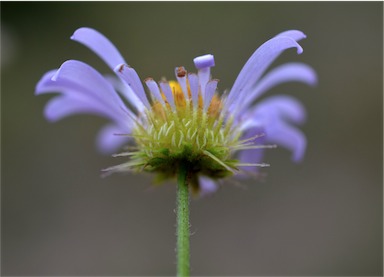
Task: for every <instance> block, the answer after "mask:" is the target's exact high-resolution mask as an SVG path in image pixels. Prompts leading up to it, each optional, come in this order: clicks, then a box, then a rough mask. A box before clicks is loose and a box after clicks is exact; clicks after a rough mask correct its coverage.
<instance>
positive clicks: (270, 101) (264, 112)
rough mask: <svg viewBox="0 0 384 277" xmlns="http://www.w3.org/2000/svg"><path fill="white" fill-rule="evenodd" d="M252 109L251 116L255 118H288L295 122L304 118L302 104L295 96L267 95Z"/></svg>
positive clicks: (300, 121)
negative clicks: (267, 96)
mask: <svg viewBox="0 0 384 277" xmlns="http://www.w3.org/2000/svg"><path fill="white" fill-rule="evenodd" d="M253 111H254V112H253V116H254V117H256V118H257V117H262V118H275V117H277V118H279V119H281V120H288V121H290V122H293V123H296V124H301V123H303V122H304V121H305V118H306V112H305V109H304V107H303V105H302V104H301V103H300V102H299V101H297V100H296V99H295V98H293V97H291V96H286V95H277V96H272V97H269V98H267V99H265V100H264V101H262V102H260V104H258V105H257V106H255V108H254V109H253ZM251 113H252V112H251Z"/></svg>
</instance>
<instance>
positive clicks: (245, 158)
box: [36, 28, 317, 194]
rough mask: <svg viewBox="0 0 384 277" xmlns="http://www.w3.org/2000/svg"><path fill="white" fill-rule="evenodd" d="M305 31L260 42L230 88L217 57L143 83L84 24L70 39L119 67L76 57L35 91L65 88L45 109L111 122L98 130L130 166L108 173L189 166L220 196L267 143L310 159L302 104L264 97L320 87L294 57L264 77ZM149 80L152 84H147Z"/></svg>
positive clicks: (204, 189)
mask: <svg viewBox="0 0 384 277" xmlns="http://www.w3.org/2000/svg"><path fill="white" fill-rule="evenodd" d="M304 38H305V35H304V34H303V33H302V32H301V31H297V30H290V31H286V32H283V33H280V34H278V35H277V36H275V37H273V38H272V39H270V40H268V41H267V42H265V43H264V44H263V45H261V46H260V47H259V48H258V49H257V50H256V51H255V52H254V53H253V54H252V56H251V57H250V58H249V60H248V61H247V63H246V64H245V65H244V67H243V69H242V70H241V71H240V73H239V75H238V77H237V79H236V81H235V83H234V84H233V86H232V88H231V89H230V91H228V92H227V93H220V92H219V90H218V82H219V81H218V80H217V79H212V77H211V68H212V67H213V66H214V65H215V61H214V56H213V55H211V54H208V55H203V56H200V57H197V58H195V59H194V64H195V67H196V69H197V73H189V72H187V69H186V68H184V67H183V66H178V67H176V68H175V70H174V75H175V77H174V79H173V80H171V81H166V80H165V79H164V80H160V81H159V82H156V81H155V80H153V79H152V78H147V79H145V80H143V83H142V81H141V79H140V77H139V76H138V74H137V73H136V71H135V70H134V69H133V68H132V67H130V66H129V65H128V63H127V62H126V61H125V60H124V58H123V57H122V55H121V54H120V52H119V51H118V50H117V48H116V47H115V46H114V45H113V44H112V43H111V42H110V41H109V40H108V39H107V38H106V37H105V36H104V35H102V34H101V33H99V32H98V31H96V30H94V29H91V28H80V29H78V30H76V31H75V33H74V34H73V35H72V37H71V39H72V40H74V41H77V42H79V43H81V44H83V45H85V46H86V47H88V48H89V49H91V50H92V51H93V52H94V53H96V54H97V55H98V56H99V57H100V58H101V59H102V60H103V61H104V62H105V63H106V64H107V65H108V66H109V67H110V68H111V69H112V71H113V72H114V73H115V76H103V75H101V74H100V73H99V72H98V71H96V70H95V69H94V68H93V67H91V66H89V65H88V64H86V63H84V62H81V61H77V60H68V61H66V62H64V63H63V64H62V65H61V66H60V68H58V69H55V70H52V71H49V72H47V73H46V74H45V75H44V76H43V77H42V78H41V80H40V81H39V82H38V84H37V86H36V94H38V95H40V94H45V93H59V95H58V96H56V97H54V98H53V99H51V100H50V101H49V103H48V104H47V105H46V107H45V111H44V113H45V117H46V118H47V119H48V120H49V121H52V122H54V121H57V120H60V119H62V118H64V117H67V116H70V115H74V114H84V113H88V114H89V113H90V114H96V115H99V116H103V117H105V118H107V119H109V120H110V123H109V124H108V125H106V126H105V127H103V128H102V129H101V130H100V132H99V134H98V136H97V147H98V149H99V150H100V151H101V152H103V153H116V152H117V151H118V150H119V149H122V150H121V151H122V152H120V153H119V154H115V155H114V156H119V157H123V158H124V159H126V162H124V163H122V164H120V165H117V166H113V167H110V168H108V169H106V171H107V172H125V171H147V172H153V173H156V175H157V179H158V180H165V179H169V178H174V177H175V176H176V174H177V172H178V170H179V168H180V164H184V165H185V166H186V167H187V168H188V180H189V184H190V187H191V188H192V189H193V190H194V191H196V192H200V193H201V194H204V193H208V192H212V191H214V190H215V189H216V188H217V183H218V182H219V181H220V180H221V179H223V178H226V177H229V176H235V177H241V176H247V175H249V174H251V173H252V172H257V168H258V167H264V166H267V164H266V163H263V162H262V158H263V152H264V150H265V148H271V147H275V146H276V145H277V146H282V147H284V148H287V149H288V150H290V151H291V152H292V160H293V161H300V160H301V159H302V158H303V155H304V152H305V148H306V139H305V136H304V135H303V134H302V132H301V131H300V130H299V129H298V128H297V127H296V126H297V125H299V124H301V123H303V122H304V120H305V110H304V108H303V106H302V105H301V104H300V103H299V102H298V101H297V100H295V99H294V98H292V97H290V96H286V95H279V96H273V97H269V98H265V100H263V101H260V102H257V101H256V100H257V99H258V98H259V97H260V96H261V95H262V94H264V93H265V92H266V91H268V90H269V89H270V88H272V87H274V86H276V85H278V84H281V83H284V82H291V81H297V82H302V83H305V84H308V85H314V84H316V81H317V78H316V74H315V72H314V71H313V69H311V68H310V67H309V66H307V65H305V64H302V63H287V64H283V65H281V66H279V67H276V68H274V69H273V70H270V71H269V72H267V73H266V71H267V69H268V68H269V66H270V65H271V63H272V62H273V61H275V59H276V58H277V57H278V56H279V55H280V54H281V53H282V52H283V51H285V50H287V49H289V48H296V50H297V53H298V54H301V53H302V52H303V49H302V47H301V46H300V45H299V44H298V41H300V40H301V39H304ZM143 84H144V85H143Z"/></svg>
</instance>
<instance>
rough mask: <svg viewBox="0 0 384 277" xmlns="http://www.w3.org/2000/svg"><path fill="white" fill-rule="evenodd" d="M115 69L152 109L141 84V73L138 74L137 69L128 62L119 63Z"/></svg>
mask: <svg viewBox="0 0 384 277" xmlns="http://www.w3.org/2000/svg"><path fill="white" fill-rule="evenodd" d="M114 71H115V72H116V74H117V75H118V76H119V77H121V78H122V79H123V80H124V82H126V84H127V85H128V86H130V87H131V88H132V90H133V91H134V92H135V93H136V96H137V97H138V98H139V99H140V100H141V102H142V103H143V104H144V106H146V107H147V109H150V108H151V105H150V104H149V102H148V98H147V95H146V94H145V91H144V87H143V85H142V84H141V81H140V78H139V75H137V73H136V71H135V70H134V69H133V68H132V67H129V66H128V65H126V64H119V65H117V66H116V67H115V69H114Z"/></svg>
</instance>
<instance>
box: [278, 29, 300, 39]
mask: <svg viewBox="0 0 384 277" xmlns="http://www.w3.org/2000/svg"><path fill="white" fill-rule="evenodd" d="M276 37H290V38H292V39H294V40H296V41H299V40H302V39H304V38H306V37H307V36H306V35H305V34H304V33H303V32H302V31H298V30H288V31H285V32H282V33H280V34H278V35H276Z"/></svg>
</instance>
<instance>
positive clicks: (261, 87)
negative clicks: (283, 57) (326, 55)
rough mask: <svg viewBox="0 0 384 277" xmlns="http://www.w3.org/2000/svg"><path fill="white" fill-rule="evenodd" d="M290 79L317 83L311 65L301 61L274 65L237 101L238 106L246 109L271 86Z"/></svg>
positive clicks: (311, 84) (290, 80)
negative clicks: (242, 98)
mask: <svg viewBox="0 0 384 277" xmlns="http://www.w3.org/2000/svg"><path fill="white" fill-rule="evenodd" d="M292 81H296V82H302V83H305V84H307V85H310V86H314V85H316V83H317V75H316V72H315V71H314V70H313V69H312V68H311V67H309V66H308V65H305V64H301V63H287V64H284V65H281V66H279V67H276V68H275V69H273V70H271V71H270V72H269V73H268V74H267V75H265V76H264V77H263V78H262V79H261V80H260V81H259V82H258V84H257V85H256V87H255V88H253V89H252V90H250V92H249V93H248V94H247V96H246V98H245V100H244V101H243V102H242V103H239V108H240V109H246V108H247V107H248V106H249V105H251V104H252V102H253V101H254V100H256V99H257V98H258V97H259V96H260V95H262V94H263V93H264V92H266V91H268V90H269V89H271V88H272V87H274V86H277V85H279V84H281V83H285V82H292Z"/></svg>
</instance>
